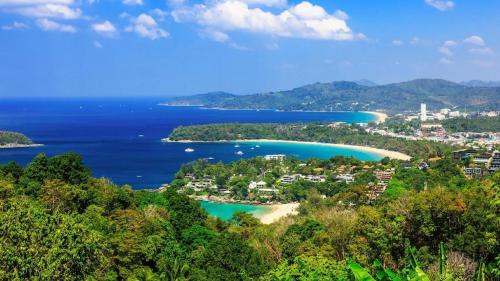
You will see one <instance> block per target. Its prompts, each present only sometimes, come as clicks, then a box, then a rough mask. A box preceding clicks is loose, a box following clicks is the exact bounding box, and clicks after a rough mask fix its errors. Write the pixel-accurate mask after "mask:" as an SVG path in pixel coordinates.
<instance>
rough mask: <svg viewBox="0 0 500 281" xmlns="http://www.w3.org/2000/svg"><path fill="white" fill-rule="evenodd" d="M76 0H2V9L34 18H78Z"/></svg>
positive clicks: (0, 8) (0, 0) (78, 11)
mask: <svg viewBox="0 0 500 281" xmlns="http://www.w3.org/2000/svg"><path fill="white" fill-rule="evenodd" d="M74 4H75V0H0V10H2V11H4V12H10V13H16V14H20V15H23V16H26V17H34V18H60V19H78V18H80V17H81V16H82V11H81V10H80V9H78V8H75V7H73V5H74Z"/></svg>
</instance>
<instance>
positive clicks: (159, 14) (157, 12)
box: [149, 9, 168, 21]
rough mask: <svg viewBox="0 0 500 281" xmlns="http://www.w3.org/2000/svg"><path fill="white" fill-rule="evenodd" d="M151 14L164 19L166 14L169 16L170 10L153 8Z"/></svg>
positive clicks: (161, 19)
mask: <svg viewBox="0 0 500 281" xmlns="http://www.w3.org/2000/svg"><path fill="white" fill-rule="evenodd" d="M149 14H150V15H151V16H153V17H155V18H156V19H157V20H159V21H163V20H164V19H165V17H166V16H168V12H166V11H164V10H161V9H153V10H151V11H149Z"/></svg>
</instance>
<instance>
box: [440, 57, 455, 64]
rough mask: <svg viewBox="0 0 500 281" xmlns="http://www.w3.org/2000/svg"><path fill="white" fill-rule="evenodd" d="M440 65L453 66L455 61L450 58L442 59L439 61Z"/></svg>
mask: <svg viewBox="0 0 500 281" xmlns="http://www.w3.org/2000/svg"><path fill="white" fill-rule="evenodd" d="M439 63H441V64H452V63H453V61H452V60H450V59H448V58H441V59H440V60H439Z"/></svg>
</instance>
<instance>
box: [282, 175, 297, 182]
mask: <svg viewBox="0 0 500 281" xmlns="http://www.w3.org/2000/svg"><path fill="white" fill-rule="evenodd" d="M299 177H300V175H298V174H297V175H284V176H282V177H281V183H284V184H291V183H293V182H294V181H296V180H297V179H298V178H299Z"/></svg>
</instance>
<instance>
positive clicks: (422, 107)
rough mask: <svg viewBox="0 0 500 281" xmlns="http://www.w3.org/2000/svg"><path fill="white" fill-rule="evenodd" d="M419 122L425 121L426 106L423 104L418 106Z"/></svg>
mask: <svg viewBox="0 0 500 281" xmlns="http://www.w3.org/2000/svg"><path fill="white" fill-rule="evenodd" d="M420 121H422V122H425V121H427V105H426V104H425V103H421V104H420Z"/></svg>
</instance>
